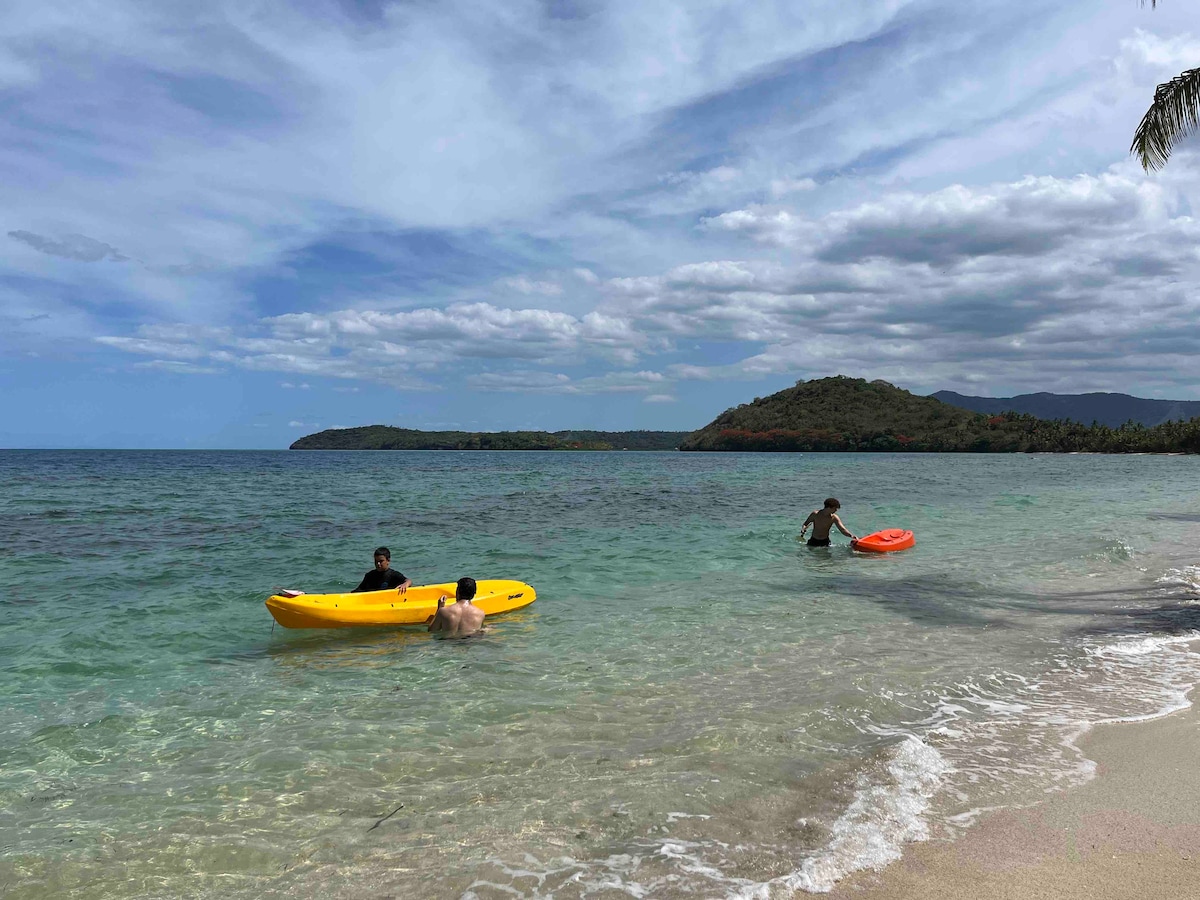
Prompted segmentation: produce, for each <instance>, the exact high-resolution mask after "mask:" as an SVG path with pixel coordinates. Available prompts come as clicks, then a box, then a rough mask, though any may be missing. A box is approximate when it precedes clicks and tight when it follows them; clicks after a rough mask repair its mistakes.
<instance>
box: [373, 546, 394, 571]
mask: <svg viewBox="0 0 1200 900" xmlns="http://www.w3.org/2000/svg"><path fill="white" fill-rule="evenodd" d="M391 564H392V551H391V550H389V549H388V548H387V547H376V548H375V568H376V569H378V570H379V571H381V572H382V571H383V570H384V569H386V568H388V566H390V565H391Z"/></svg>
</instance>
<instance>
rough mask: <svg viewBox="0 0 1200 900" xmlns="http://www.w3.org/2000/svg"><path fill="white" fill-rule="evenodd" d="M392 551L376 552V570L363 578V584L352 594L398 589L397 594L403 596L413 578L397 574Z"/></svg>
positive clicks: (379, 550) (384, 548) (383, 549)
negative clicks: (393, 565)
mask: <svg viewBox="0 0 1200 900" xmlns="http://www.w3.org/2000/svg"><path fill="white" fill-rule="evenodd" d="M391 566H392V551H391V550H389V549H388V548H387V547H378V548H376V550H375V568H373V569H372V570H371V571H370V572H368V573H367V574H366V575H364V576H363V580H362V583H361V584H360V585H359V586H358V587H356V588H355V589H354V590H352V591H351V592H350V593H352V594H357V593H360V592H362V591H385V590H387V589H389V588H396V593H398V594H403V593H404V592H405V591H407V590H408V589H409V587H410V586H411V585H412V579H411V578H405V577H404V573H403V572H397V571H396V570H395V569H393V568H392V567H391Z"/></svg>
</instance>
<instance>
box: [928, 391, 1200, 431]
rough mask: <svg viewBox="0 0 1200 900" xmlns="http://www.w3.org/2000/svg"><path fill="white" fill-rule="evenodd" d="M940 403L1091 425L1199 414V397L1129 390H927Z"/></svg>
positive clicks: (1158, 420)
mask: <svg viewBox="0 0 1200 900" xmlns="http://www.w3.org/2000/svg"><path fill="white" fill-rule="evenodd" d="M930 396H931V397H934V398H936V399H938V400H941V401H942V402H943V403H949V404H950V405H951V406H960V407H962V408H963V409H970V410H974V411H975V412H980V413H988V414H990V415H995V414H996V413H1002V412H1009V411H1010V410H1011V411H1012V412H1019V413H1029V414H1030V415H1033V416H1037V417H1038V418H1039V419H1067V420H1070V421H1072V422H1080V423H1082V424H1084V425H1091V424H1092V423H1093V422H1099V423H1100V424H1101V425H1108V426H1109V427H1110V428H1116V427H1117V426H1118V425H1123V424H1124V423H1126V422H1130V421H1132V422H1137V423H1140V424H1142V425H1145V426H1147V427H1153V426H1154V425H1161V424H1162V423H1163V422H1170V421H1180V420H1184V421H1186V420H1187V419H1191V418H1194V417H1196V416H1200V400H1149V399H1146V398H1143V397H1131V396H1129V394H1104V393H1096V394H1047V393H1044V392H1043V393H1037V394H1018V395H1017V396H1016V397H968V396H964V395H963V394H956V393H955V392H954V391H938V392H937V393H936V394H931V395H930Z"/></svg>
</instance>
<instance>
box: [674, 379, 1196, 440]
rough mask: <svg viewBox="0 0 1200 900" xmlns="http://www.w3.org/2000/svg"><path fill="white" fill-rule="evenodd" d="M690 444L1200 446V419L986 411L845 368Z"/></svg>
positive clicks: (727, 416)
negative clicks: (1102, 418) (1115, 422)
mask: <svg viewBox="0 0 1200 900" xmlns="http://www.w3.org/2000/svg"><path fill="white" fill-rule="evenodd" d="M680 449H681V450H766V451H838V450H841V451H850V450H852V451H898V450H903V451H922V452H943V453H945V452H958V453H963V452H967V453H1196V452H1200V418H1195V419H1192V420H1190V421H1188V422H1166V423H1163V424H1162V425H1157V426H1155V427H1153V428H1147V427H1146V426H1144V425H1141V424H1136V423H1133V422H1129V423H1127V424H1125V425H1122V426H1120V427H1118V428H1111V427H1109V426H1106V425H1099V424H1093V425H1083V424H1080V423H1076V422H1067V421H1061V420H1047V419H1039V418H1036V417H1035V416H1031V415H1027V414H1021V413H1015V412H1006V413H1000V414H998V415H984V414H982V413H975V412H971V411H970V410H966V409H959V408H958V407H956V406H950V405H949V404H946V403H943V402H941V401H940V400H936V399H934V398H932V397H920V396H917V395H915V394H911V393H909V392H908V391H905V390H902V389H900V388H897V387H895V386H893V385H891V384H888V383H887V382H885V381H871V382H868V381H866V380H864V379H861V378H847V377H845V376H842V375H838V376H835V377H833V378H821V379H816V380H813V381H806V382H799V383H797V384H796V386H795V387H791V388H787V389H785V390H782V391H779V392H778V393H776V394H772V395H771V396H769V397H761V398H755V400H754V402H752V403H744V404H742V405H741V406H737V407H735V408H733V409H729V410H726V411H725V412H724V413H722V414H721V415H720V416H718V417H717V418H716V419H715V420H714V421H713V422H711V423H710V424H708V425H706V426H705V427H703V428H701V429H700V430H699V431H694V432H692V433H691V434H690V435H689V436H688V437H687V439H686V440H685V441H684V442H683V443H682V444H681V445H680Z"/></svg>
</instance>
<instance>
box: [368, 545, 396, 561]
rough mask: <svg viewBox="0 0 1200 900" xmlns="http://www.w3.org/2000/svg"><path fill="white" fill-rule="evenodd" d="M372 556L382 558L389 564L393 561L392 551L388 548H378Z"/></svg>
mask: <svg viewBox="0 0 1200 900" xmlns="http://www.w3.org/2000/svg"><path fill="white" fill-rule="evenodd" d="M371 555H372V556H382V557H383V558H384V559H386V560H387V561H388V562H391V561H392V551H391V550H389V549H388V548H387V547H376V548H375V552H374V553H372V554H371Z"/></svg>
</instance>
